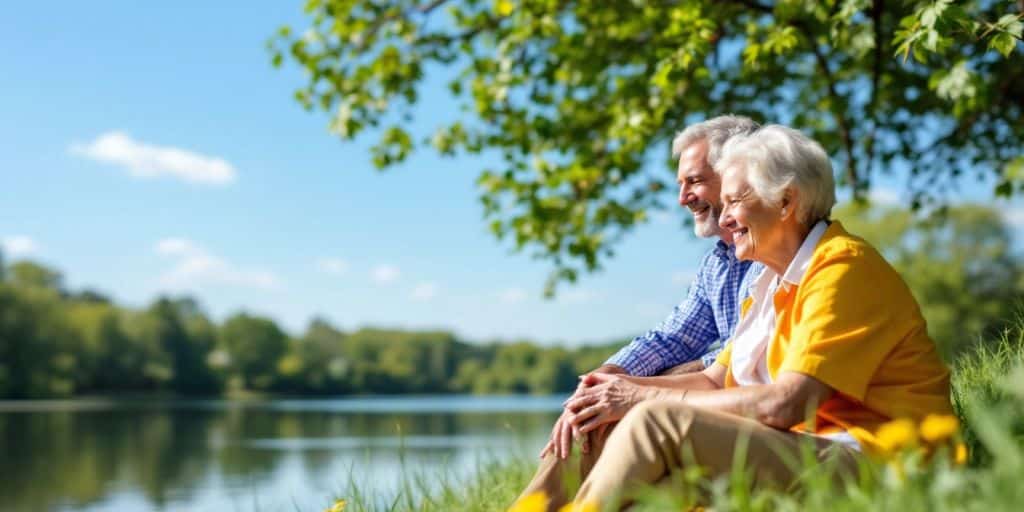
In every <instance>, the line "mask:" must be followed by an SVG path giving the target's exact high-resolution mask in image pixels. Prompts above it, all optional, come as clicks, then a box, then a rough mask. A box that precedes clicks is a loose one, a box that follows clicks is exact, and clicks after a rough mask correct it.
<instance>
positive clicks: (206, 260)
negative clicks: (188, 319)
mask: <svg viewBox="0 0 1024 512" xmlns="http://www.w3.org/2000/svg"><path fill="white" fill-rule="evenodd" d="M155 250H156V252H157V254H159V255H161V256H165V257H168V258H173V259H174V260H175V264H174V267H173V268H171V270H169V271H167V272H166V273H164V274H163V275H162V276H160V284H162V285H164V286H166V287H169V288H174V289H183V288H195V287H199V286H204V285H231V286H240V287H245V288H260V289H273V288H277V286H278V285H279V280H278V278H277V276H275V275H274V274H273V273H271V272H267V271H265V270H260V269H254V268H242V267H237V266H235V265H233V264H231V263H229V262H228V261H225V260H224V259H222V258H219V257H217V256H215V255H213V254H210V252H209V251H207V250H206V249H205V248H203V247H201V246H199V245H197V244H196V243H194V242H192V241H191V240H188V239H185V238H165V239H163V240H160V241H159V242H157V244H156V247H155Z"/></svg>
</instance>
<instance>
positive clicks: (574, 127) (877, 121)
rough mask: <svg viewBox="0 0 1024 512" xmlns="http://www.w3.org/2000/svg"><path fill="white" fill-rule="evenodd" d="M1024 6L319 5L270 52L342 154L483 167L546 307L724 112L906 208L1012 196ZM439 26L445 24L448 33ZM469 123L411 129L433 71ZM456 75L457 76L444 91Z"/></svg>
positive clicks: (646, 203) (1023, 101) (490, 209)
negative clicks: (546, 275)
mask: <svg viewBox="0 0 1024 512" xmlns="http://www.w3.org/2000/svg"><path fill="white" fill-rule="evenodd" d="M1022 11H1024V2H1019V1H1006V0H1004V1H967V2H957V3H956V4H954V3H953V2H952V1H951V0H937V1H918V2H914V1H889V2H886V1H884V0H874V1H868V0H844V1H837V0H827V1H823V2H811V1H805V0H789V1H779V2H774V3H769V2H768V1H767V0H730V1H722V2H713V1H710V0H676V1H649V2H648V1H644V2H637V1H594V0H576V1H571V0H570V1H555V0H495V1H493V2H491V1H478V0H451V1H446V0H403V1H396V0H373V1H359V2H357V1H351V0H309V1H308V2H307V4H306V13H307V15H308V18H309V22H310V23H309V27H308V29H306V30H294V29H292V28H291V27H287V26H285V27H282V28H281V29H280V30H279V31H278V33H277V35H276V36H275V37H273V38H272V39H271V40H270V41H269V43H268V47H269V49H270V51H271V54H272V61H273V63H274V64H275V65H281V64H282V63H283V62H284V61H285V59H288V60H290V61H293V62H294V63H296V64H298V65H299V66H301V67H302V68H303V69H305V70H306V71H307V76H308V80H307V81H306V83H305V84H304V85H303V86H302V87H301V88H300V89H298V90H297V91H296V93H295V96H296V98H297V100H298V101H299V102H300V103H301V104H302V105H303V106H304V107H305V108H306V109H309V110H313V109H321V110H323V111H326V112H328V113H329V114H330V129H331V131H332V132H334V133H335V134H337V135H338V136H339V137H341V138H343V139H353V138H355V137H357V136H359V135H360V134H362V133H364V132H367V130H372V131H374V132H377V133H378V134H379V140H378V142H377V143H376V144H375V146H374V148H373V151H372V153H373V155H372V158H373V163H374V164H375V165H376V166H378V167H380V168H386V167H389V166H392V165H394V164H397V163H399V162H402V161H403V160H405V159H406V158H407V157H408V156H409V155H410V154H411V152H412V151H413V150H414V149H415V148H417V147H419V146H432V147H433V148H434V149H436V150H437V151H439V152H440V153H441V154H443V155H454V154H458V153H469V154H475V153H482V152H494V153H496V154H498V155H500V157H501V158H500V162H501V163H500V168H491V169H483V170H481V172H480V175H479V178H478V184H479V189H480V199H481V201H482V204H483V212H484V216H485V218H486V219H487V221H488V222H489V226H490V228H491V230H492V231H493V232H494V234H495V235H496V236H497V237H499V238H508V239H511V240H512V241H513V243H514V246H515V248H516V249H517V250H525V251H529V252H531V253H533V254H534V255H536V256H538V257H542V258H547V259H550V260H551V261H552V262H553V263H554V269H553V272H552V274H551V279H550V280H549V282H548V285H549V286H548V290H549V291H550V290H552V289H553V287H554V285H555V284H556V283H557V282H559V281H561V280H569V281H572V280H575V279H576V277H577V276H578V274H579V273H580V272H581V271H584V270H586V271H591V270H594V269H597V268H599V267H600V263H601V261H602V260H603V258H605V257H607V256H609V255H611V254H612V250H613V248H614V246H615V244H616V242H617V241H618V240H620V239H621V237H622V235H623V234H625V233H627V232H629V231H630V230H631V229H632V228H634V227H635V226H636V225H637V224H638V223H641V222H644V221H645V220H646V219H647V215H646V212H648V211H649V210H651V209H656V208H662V207H664V204H663V203H664V200H665V199H666V198H667V197H668V196H667V195H666V194H664V193H662V191H663V189H665V188H666V185H667V184H668V180H669V179H670V174H669V173H667V172H665V169H664V168H663V167H661V166H660V165H646V164H647V163H649V162H650V161H651V160H652V157H654V158H653V160H654V161H655V162H657V163H659V164H660V163H661V162H662V161H663V160H667V158H664V157H667V146H668V144H667V143H666V141H668V140H669V139H670V138H671V137H672V135H673V134H674V133H675V132H676V131H678V130H680V129H681V128H682V127H684V125H685V124H686V123H689V122H692V121H696V120H699V119H703V118H706V117H711V116H714V115H718V114H722V113H730V112H731V113H738V114H746V115H749V116H751V117H753V118H755V119H757V120H760V121H765V122H780V123H785V124H790V125H793V126H795V127H798V128H800V129H802V130H804V131H805V132H807V133H808V134H809V135H811V136H812V137H814V138H815V139H816V140H818V141H819V142H821V143H822V144H823V145H824V146H825V148H826V149H827V150H828V151H829V152H830V153H831V155H832V156H833V158H834V161H835V162H836V164H837V170H838V172H839V175H840V176H839V178H840V183H841V184H842V185H843V186H846V187H849V188H850V189H852V190H853V191H854V192H855V193H856V194H858V195H859V194H863V193H864V192H865V191H867V190H868V189H869V188H870V186H871V183H872V180H873V179H875V178H877V177H878V176H879V175H880V174H884V173H888V172H892V171H893V169H894V168H905V169H908V172H909V173H910V176H911V177H912V178H911V179H910V180H909V181H908V185H907V186H908V190H907V193H908V196H909V197H911V198H912V199H913V203H914V206H915V207H918V206H922V205H929V204H941V201H942V198H943V194H944V192H945V191H947V190H948V189H949V187H951V186H953V185H955V184H956V182H957V179H958V178H959V177H961V176H962V175H965V174H966V175H977V176H981V177H985V178H987V179H990V180H992V182H993V183H995V193H997V194H1001V195H1009V194H1012V193H1014V192H1015V191H1017V192H1019V191H1021V190H1024V156H1022V155H1024V150H1022V147H1024V122H1022V119H1021V114H1022V109H1024V52H1022V51H1021V44H1020V39H1021V29H1022V27H1024V24H1022V22H1021V12H1022ZM444 13H447V15H445V14H444ZM442 67H446V68H448V70H449V71H451V72H452V73H453V75H451V76H452V78H451V79H450V81H449V83H448V85H449V87H450V89H451V92H452V93H453V95H454V96H455V98H456V100H455V101H457V103H458V105H459V106H460V107H461V114H460V115H459V116H457V118H455V119H454V120H452V121H450V122H445V123H444V124H442V125H441V126H438V127H437V129H436V131H435V132H434V133H432V134H417V133H414V132H415V130H412V129H411V128H410V122H409V121H410V120H411V119H412V117H413V115H414V106H415V104H416V102H417V100H418V99H419V97H420V94H421V92H422V89H423V87H424V84H425V83H426V82H427V81H428V76H427V75H428V72H430V73H433V72H436V71H441V70H442V69H441V68H442ZM445 76H448V75H445Z"/></svg>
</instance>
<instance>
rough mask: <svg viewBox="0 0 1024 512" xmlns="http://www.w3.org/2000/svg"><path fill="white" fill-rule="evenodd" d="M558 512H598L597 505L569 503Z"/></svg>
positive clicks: (591, 503) (592, 503)
mask: <svg viewBox="0 0 1024 512" xmlns="http://www.w3.org/2000/svg"><path fill="white" fill-rule="evenodd" d="M558 512H597V503H594V502H592V501H589V502H587V503H567V504H565V506H563V507H562V508H560V509H558Z"/></svg>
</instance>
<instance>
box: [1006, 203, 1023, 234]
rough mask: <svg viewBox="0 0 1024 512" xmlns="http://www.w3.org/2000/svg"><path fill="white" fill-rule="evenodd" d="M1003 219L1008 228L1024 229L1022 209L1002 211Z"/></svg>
mask: <svg viewBox="0 0 1024 512" xmlns="http://www.w3.org/2000/svg"><path fill="white" fill-rule="evenodd" d="M1003 218H1004V219H1006V223H1007V224H1009V225H1010V226H1012V227H1015V228H1020V229H1024V207H1021V208H1009V209H1006V210H1003Z"/></svg>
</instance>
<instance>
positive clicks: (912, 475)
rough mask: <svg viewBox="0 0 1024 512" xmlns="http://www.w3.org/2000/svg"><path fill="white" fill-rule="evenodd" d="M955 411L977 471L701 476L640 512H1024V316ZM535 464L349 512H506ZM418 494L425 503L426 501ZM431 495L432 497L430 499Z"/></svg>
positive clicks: (912, 453) (894, 462) (902, 466)
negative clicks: (766, 485) (749, 481)
mask: <svg viewBox="0 0 1024 512" xmlns="http://www.w3.org/2000/svg"><path fill="white" fill-rule="evenodd" d="M953 403H954V407H955V410H956V413H957V415H958V417H959V418H960V422H961V426H962V428H961V434H960V436H961V437H960V439H961V440H962V441H963V443H964V444H965V445H966V448H967V463H966V464H963V465H958V464H957V463H955V462H954V461H953V459H954V458H955V456H954V453H953V452H955V444H954V443H950V444H949V445H948V446H945V447H942V448H940V449H939V450H938V452H937V453H938V454H937V455H936V456H934V457H931V458H930V459H927V460H926V459H925V458H924V457H923V456H922V455H921V453H920V451H917V450H913V449H908V450H906V451H904V452H902V454H901V455H898V456H894V457H893V458H892V459H891V460H890V461H889V462H886V463H881V462H875V463H865V464H863V465H862V468H861V475H860V479H859V481H857V482H849V483H848V484H847V485H846V486H844V487H842V488H839V489H836V488H834V487H833V486H831V485H830V483H829V481H830V478H829V475H828V474H827V471H823V470H822V468H820V467H818V466H817V465H816V464H813V463H808V464H806V465H805V466H804V468H803V469H804V470H805V471H804V476H803V477H802V479H801V486H799V488H798V490H795V491H792V490H791V491H786V492H782V491H777V490H771V489H759V490H755V491H749V486H748V485H745V484H744V483H743V482H744V481H745V479H746V478H747V476H746V475H744V474H743V473H741V472H738V473H736V474H734V475H732V476H731V477H730V478H727V479H719V480H717V481H707V480H706V479H703V478H701V477H700V475H699V473H698V472H688V473H686V474H681V475H677V476H678V479H679V484H678V485H677V486H674V488H672V489H665V488H659V489H657V490H654V489H647V490H642V491H641V492H640V493H639V494H638V496H637V499H638V501H637V507H636V509H637V510H686V509H688V508H690V507H692V506H693V505H694V504H695V503H694V500H695V497H696V496H698V495H703V496H705V498H704V499H705V500H707V501H708V503H709V504H710V505H711V507H712V508H714V510H716V511H720V510H743V511H770V510H783V511H785V510H792V511H802V510H826V509H828V510H829V511H831V512H838V511H846V510H850V511H854V510H858V511H859V510H905V511H916V510H928V511H929V512H941V511H947V510H948V511H953V510H956V511H960V510H984V511H985V512H991V511H995V510H1019V508H1020V504H1021V503H1024V486H1022V485H1021V484H1020V478H1021V476H1022V475H1024V316H1021V317H1020V318H1019V319H1018V321H1017V322H1016V324H1015V325H1014V326H1013V327H1012V328H1011V329H1009V330H1008V331H1006V332H1005V333H1003V335H1002V336H1001V337H1000V338H998V339H994V340H989V341H988V342H987V343H982V344H979V345H978V347H977V348H976V349H974V350H973V351H972V352H970V353H968V354H966V355H964V356H962V357H961V358H959V359H958V360H957V362H956V363H955V364H954V368H953ZM535 464H536V461H535V460H528V459H525V458H524V459H521V460H512V461H504V462H500V461H499V462H492V463H482V464H481V466H480V468H479V471H478V472H477V474H476V475H475V476H474V477H473V479H472V480H471V481H468V482H452V481H442V482H441V484H440V485H436V484H437V482H436V481H435V482H434V484H435V485H434V486H433V488H434V489H437V488H441V491H439V492H436V491H435V492H433V493H427V492H424V490H425V489H428V488H431V486H430V485H428V484H429V483H430V482H429V480H428V479H429V477H426V478H427V479H425V477H424V476H423V475H412V476H410V475H406V476H405V481H406V484H405V490H404V491H403V492H402V493H400V494H399V496H398V497H397V498H396V499H395V500H394V501H392V502H391V503H387V504H380V503H375V502H373V501H371V500H370V499H368V497H363V496H358V495H356V496H346V497H343V498H345V499H346V502H347V506H346V507H345V510H346V511H360V512H361V511H374V510H394V511H413V510H425V511H447V510H465V511H491V510H504V509H505V507H507V506H508V505H509V504H510V503H511V501H512V500H513V499H514V498H515V496H516V495H517V494H518V492H519V491H520V490H521V489H522V488H523V487H524V486H525V484H526V481H527V480H528V478H529V476H530V474H531V472H532V471H533V468H534V466H535ZM417 496H418V497H417ZM422 496H427V497H426V498H423V497H422Z"/></svg>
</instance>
